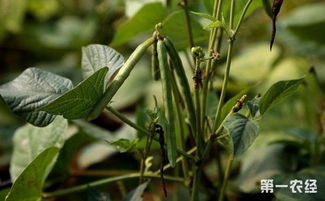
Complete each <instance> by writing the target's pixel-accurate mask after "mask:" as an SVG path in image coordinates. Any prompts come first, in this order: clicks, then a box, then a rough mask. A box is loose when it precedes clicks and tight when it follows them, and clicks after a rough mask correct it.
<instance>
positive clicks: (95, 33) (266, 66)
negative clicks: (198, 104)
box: [0, 0, 325, 193]
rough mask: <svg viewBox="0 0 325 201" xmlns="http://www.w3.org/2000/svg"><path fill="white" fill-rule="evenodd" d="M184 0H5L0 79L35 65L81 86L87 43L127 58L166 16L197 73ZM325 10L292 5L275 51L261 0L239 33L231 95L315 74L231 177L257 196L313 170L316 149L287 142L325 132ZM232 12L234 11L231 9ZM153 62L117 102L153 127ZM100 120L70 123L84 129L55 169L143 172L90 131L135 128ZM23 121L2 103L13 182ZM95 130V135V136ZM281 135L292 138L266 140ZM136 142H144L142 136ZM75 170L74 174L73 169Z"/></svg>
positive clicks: (0, 151)
mask: <svg viewBox="0 0 325 201" xmlns="http://www.w3.org/2000/svg"><path fill="white" fill-rule="evenodd" d="M178 2H179V1H178V0H170V1H168V6H167V8H166V2H165V1H159V0H0V84H3V83H5V82H7V81H9V80H12V79H13V78H14V77H15V76H17V75H18V74H19V73H20V72H22V71H23V70H24V69H25V68H27V67H31V66H36V67H39V68H43V69H46V70H48V71H51V72H55V73H58V74H61V75H64V76H66V77H69V78H70V79H72V80H73V82H74V83H78V82H79V81H80V80H81V72H80V57H81V47H82V46H84V45H88V44H91V43H99V44H107V45H110V46H111V47H113V48H115V49H117V50H118V51H119V52H120V53H122V54H123V55H124V56H125V57H127V56H128V55H129V54H130V53H131V52H132V51H133V49H134V48H135V47H136V46H137V44H139V42H141V41H142V40H143V39H145V38H146V37H148V36H150V35H151V34H152V31H153V29H154V25H155V24H157V23H158V22H163V30H162V32H163V34H165V35H167V36H169V37H170V38H171V39H172V40H173V42H174V43H175V44H176V46H177V48H178V49H179V50H180V51H182V56H183V59H184V63H185V64H186V65H185V67H186V69H187V70H188V73H189V79H190V78H191V70H190V69H191V68H190V65H189V64H190V63H191V61H190V59H188V58H189V57H188V53H189V51H188V39H187V31H186V24H185V15H184V12H183V10H182V8H180V7H179V6H178V5H177V4H178ZM212 2H213V0H203V1H199V0H189V9H190V10H192V11H198V12H208V13H209V12H211V10H212ZM324 11H325V2H324V1H322V0H294V1H285V2H284V5H283V8H282V10H281V13H280V16H279V18H278V33H277V38H276V43H275V44H276V45H275V47H274V48H273V50H272V52H270V51H269V44H268V41H269V39H270V32H271V19H270V18H269V17H268V16H267V15H266V13H265V11H264V9H263V6H262V3H261V1H259V0H255V1H254V3H253V5H252V9H250V15H249V16H248V17H247V18H246V21H245V23H244V25H243V26H242V28H241V30H240V32H239V35H238V38H237V41H236V45H235V54H234V59H233V64H232V70H231V82H230V84H229V94H228V98H230V97H231V96H232V95H236V94H238V93H239V92H240V91H243V90H249V94H250V96H252V97H254V96H255V95H256V94H257V93H265V90H266V89H267V88H268V87H269V86H271V85H272V84H273V83H275V82H276V81H279V80H285V79H294V78H299V77H302V76H306V79H305V84H304V85H303V86H301V87H300V89H299V91H298V92H297V93H296V94H295V95H294V96H292V97H290V98H289V99H287V100H286V101H284V102H283V103H281V104H279V105H277V107H275V108H274V109H272V110H271V111H270V112H269V113H268V114H267V115H266V116H265V117H264V118H263V120H262V121H261V122H262V125H261V126H260V127H261V134H260V136H259V137H258V140H257V142H256V143H254V146H253V147H252V148H251V151H250V152H248V153H247V154H246V155H245V156H244V160H243V161H245V163H244V164H242V167H243V168H242V169H241V172H239V173H238V175H237V177H236V178H235V179H234V180H233V183H232V184H233V187H234V188H236V189H239V190H238V191H242V192H245V193H252V192H254V191H256V188H257V186H256V182H257V181H258V180H259V179H261V178H263V177H265V176H266V175H267V176H270V175H271V176H272V175H275V174H277V173H279V172H288V171H289V172H290V171H293V170H294V171H297V170H300V169H301V168H302V167H306V166H308V165H306V164H309V162H306V161H301V160H305V158H299V157H298V156H299V154H301V155H302V156H305V155H306V154H307V155H308V154H309V153H310V152H308V151H306V150H305V149H304V148H303V146H300V145H299V146H298V147H300V148H299V149H298V150H299V152H295V151H294V150H296V149H297V147H295V146H293V147H294V148H292V147H290V148H288V147H286V145H287V144H290V143H291V144H294V145H297V143H298V144H299V143H302V144H304V143H307V144H308V143H310V142H311V141H312V139H311V138H313V137H316V136H319V135H321V134H322V133H324V130H323V129H324V122H322V121H321V116H322V115H323V118H324V116H325V115H324V108H325V101H324V90H325V37H324V34H325V12H324ZM224 15H227V6H225V12H224ZM190 17H191V22H192V28H193V37H194V41H195V43H196V44H197V45H202V46H203V47H206V46H207V44H206V43H207V38H208V30H207V29H205V28H204V27H205V26H206V24H207V22H206V21H205V20H204V19H201V18H199V17H197V16H194V15H191V16H190ZM225 17H227V16H225ZM224 42H225V43H226V40H224ZM225 51H226V48H222V50H221V61H220V64H221V65H220V67H218V73H217V77H216V78H215V82H214V85H213V90H214V91H213V92H211V94H210V95H209V98H208V100H209V103H208V106H209V109H211V111H213V109H214V108H215V106H216V105H217V104H216V102H217V100H218V97H217V94H218V93H217V92H218V91H219V90H220V88H221V77H222V75H223V71H224V70H223V68H224V67H223V62H224V59H225ZM149 61H150V59H149V57H148V58H146V59H142V60H141V62H140V64H138V65H137V67H136V68H135V69H134V71H133V72H132V74H131V76H130V77H129V78H128V80H127V81H126V83H125V84H124V86H123V87H122V88H121V89H120V91H119V92H118V94H117V95H116V96H115V97H114V99H113V103H112V105H113V106H114V107H115V108H117V109H119V110H121V111H123V112H124V113H126V114H127V115H129V116H130V117H131V118H133V119H134V120H136V121H137V122H138V123H139V124H142V125H144V124H145V123H144V122H145V117H146V115H145V110H146V109H148V108H149V109H150V108H152V105H153V99H152V96H153V94H155V95H157V96H158V97H159V96H160V95H159V94H160V90H161V89H160V84H159V83H156V82H154V81H153V80H152V79H151V77H150V63H149ZM311 67H313V68H311ZM93 123H94V124H93V125H97V127H95V128H92V127H91V126H85V122H81V123H80V122H79V124H78V123H76V124H75V125H77V126H71V128H70V130H71V132H72V133H77V134H75V135H74V137H71V138H70V139H69V141H68V142H67V143H66V145H65V148H64V149H63V151H62V154H61V156H60V157H61V158H60V160H59V163H58V165H57V167H58V168H56V169H55V171H54V173H53V174H54V175H55V174H60V175H64V174H67V175H69V174H72V175H73V174H76V175H78V171H80V170H83V169H87V168H90V169H91V168H94V169H105V170H107V169H128V168H131V169H132V170H137V168H138V167H137V165H134V164H135V163H134V159H138V158H137V156H134V155H133V154H126V153H122V154H119V155H114V154H115V153H116V149H114V148H112V147H110V146H108V145H107V144H106V143H105V142H94V138H92V137H90V136H92V134H93V135H94V133H95V134H98V133H101V132H109V135H113V136H118V135H121V136H126V137H125V138H128V139H134V135H135V131H133V130H132V129H130V128H129V127H127V126H125V125H124V126H122V125H121V123H120V122H119V121H118V120H116V119H114V117H112V116H110V115H108V114H106V113H105V114H103V115H101V116H100V117H99V119H97V120H95V121H94V122H93ZM23 124H24V122H22V121H21V120H20V119H18V118H17V117H16V116H15V115H13V114H12V113H11V112H10V110H9V109H8V108H7V107H6V105H5V104H4V103H3V102H0V175H1V176H0V179H1V180H3V181H4V180H7V179H9V174H8V167H9V163H10V156H11V150H12V145H11V144H12V136H13V133H14V131H15V129H16V128H17V127H19V126H21V125H23ZM85 128H86V129H85ZM103 128H105V129H106V130H103ZM94 129H95V130H94ZM96 129H97V130H96ZM98 129H101V130H100V131H98ZM89 133H92V134H90V135H87V134H89ZM103 135H107V133H106V134H103ZM276 141H281V142H286V143H284V144H281V143H279V144H277V145H272V146H266V144H268V145H269V144H272V143H273V144H274V142H276ZM287 142H290V143H287ZM295 143H296V144H295ZM137 146H138V147H141V146H143V143H141V139H140V143H138V145H137ZM305 148H306V147H305ZM307 149H308V146H307ZM261 150H263V151H261ZM288 150H289V151H288ZM284 152H285V153H287V152H289V153H294V154H296V157H294V158H293V157H291V156H293V155H291V156H289V155H288V154H287V155H284V154H283V153H284ZM75 153H78V154H77V155H78V157H76V154H75ZM158 153H159V152H158ZM297 153H298V154H297ZM263 154H264V156H262V155H263ZM267 154H269V155H267ZM94 155H95V156H96V157H93V156H94ZM252 156H256V157H255V158H254V157H252ZM276 156H279V157H276ZM280 156H281V157H280ZM282 156H283V157H282ZM286 157H287V158H289V159H290V160H291V161H293V162H292V163H290V164H291V165H292V166H290V167H288V166H289V165H290V164H289V165H288V164H283V163H284V161H288V160H289V159H287V158H286ZM256 158H260V159H261V160H259V161H258V164H260V165H261V166H260V169H258V170H256V171H255V172H253V173H252V172H249V171H251V170H250V168H249V167H250V165H251V164H257V162H256V161H254V160H256ZM124 159H125V160H124ZM122 160H123V162H121V161H122ZM322 160H323V159H322ZM323 162H324V161H323ZM130 164H132V165H131V166H130ZM309 165H310V164H309ZM214 166H216V161H215V160H211V163H209V165H208V166H207V168H206V175H208V176H209V178H210V180H211V182H212V181H213V179H214V178H216V177H218V173H217V172H215V170H214V168H213V167H214ZM263 167H268V169H267V168H266V170H267V171H263V170H265V168H263ZM323 167H324V163H323ZM71 169H72V170H73V171H74V172H73V171H72V173H71ZM245 171H247V172H245ZM322 172H323V173H324V171H322ZM247 175H250V176H249V177H248V176H247ZM251 175H254V176H251ZM87 179H90V178H87V177H86V178H84V179H83V180H82V181H79V180H78V179H77V181H70V182H72V183H79V182H80V183H84V182H85V181H88V180H87ZM208 180H209V179H208ZM243 183H244V184H245V185H243ZM115 188H116V187H115ZM180 193H182V191H180Z"/></svg>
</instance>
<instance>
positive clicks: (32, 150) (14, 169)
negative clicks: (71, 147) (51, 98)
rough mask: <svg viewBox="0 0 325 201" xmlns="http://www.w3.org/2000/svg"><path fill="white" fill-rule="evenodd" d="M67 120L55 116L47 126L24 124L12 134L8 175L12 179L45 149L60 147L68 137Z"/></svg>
mask: <svg viewBox="0 0 325 201" xmlns="http://www.w3.org/2000/svg"><path fill="white" fill-rule="evenodd" d="M67 128H68V122H67V120H65V119H63V118H62V117H57V118H56V119H55V120H54V122H53V123H52V124H50V125H48V126H47V127H44V128H38V127H34V126H32V125H25V126H23V127H21V128H19V129H17V130H16V132H15V134H14V151H13V155H12V158H11V162H10V176H11V179H12V180H13V181H15V180H16V179H17V177H18V176H19V175H20V174H21V173H22V172H23V171H24V170H25V168H26V167H27V166H28V165H29V164H30V163H31V162H32V161H33V160H34V159H35V158H36V157H37V156H38V155H39V154H40V153H41V152H43V151H44V150H45V149H47V148H49V147H56V148H59V149H60V148H62V146H63V144H64V142H65V141H66V139H67V138H68V134H67Z"/></svg>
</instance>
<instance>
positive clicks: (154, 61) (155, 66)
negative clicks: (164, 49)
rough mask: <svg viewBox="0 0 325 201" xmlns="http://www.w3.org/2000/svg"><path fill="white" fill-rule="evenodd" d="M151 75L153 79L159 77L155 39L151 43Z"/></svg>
mask: <svg viewBox="0 0 325 201" xmlns="http://www.w3.org/2000/svg"><path fill="white" fill-rule="evenodd" d="M151 75H152V78H153V79H154V80H159V79H160V71H159V62H158V52H157V41H155V42H154V44H152V49H151Z"/></svg>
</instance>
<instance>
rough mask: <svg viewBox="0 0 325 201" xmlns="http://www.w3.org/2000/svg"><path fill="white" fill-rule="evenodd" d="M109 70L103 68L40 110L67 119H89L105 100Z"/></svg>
mask: <svg viewBox="0 0 325 201" xmlns="http://www.w3.org/2000/svg"><path fill="white" fill-rule="evenodd" d="M107 72H108V68H107V67H105V68H102V69H100V70H98V71H97V72H96V73H94V74H93V75H92V76H90V77H88V78H87V79H86V80H84V81H82V82H81V83H80V84H78V85H77V86H76V87H75V88H74V89H72V90H70V91H68V92H67V93H65V94H63V95H62V96H60V97H59V98H57V99H55V100H54V101H53V102H51V103H50V104H48V105H46V106H44V107H42V108H40V110H43V111H46V112H48V113H50V114H55V115H63V117H65V118H67V119H80V118H87V117H89V115H90V114H91V112H92V111H93V110H94V109H95V108H96V107H97V103H98V102H99V101H100V100H101V99H102V98H103V94H104V90H105V82H104V81H105V77H106V74H107Z"/></svg>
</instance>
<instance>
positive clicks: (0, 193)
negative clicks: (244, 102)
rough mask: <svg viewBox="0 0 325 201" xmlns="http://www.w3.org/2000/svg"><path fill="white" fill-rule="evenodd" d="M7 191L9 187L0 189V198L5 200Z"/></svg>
mask: <svg viewBox="0 0 325 201" xmlns="http://www.w3.org/2000/svg"><path fill="white" fill-rule="evenodd" d="M9 191H10V188H5V189H3V190H0V200H5V199H6V196H7V195H8V193H9Z"/></svg>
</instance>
